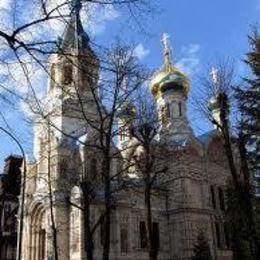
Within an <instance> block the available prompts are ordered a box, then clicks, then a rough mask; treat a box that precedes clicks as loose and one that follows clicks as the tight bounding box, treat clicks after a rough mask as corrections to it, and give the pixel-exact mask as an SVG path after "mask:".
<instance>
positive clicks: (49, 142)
mask: <svg viewBox="0 0 260 260" xmlns="http://www.w3.org/2000/svg"><path fill="white" fill-rule="evenodd" d="M47 153H48V154H47V164H48V169H47V178H48V179H47V183H48V191H49V192H48V196H49V202H50V218H51V230H52V236H53V238H52V247H53V250H54V260H58V258H59V257H58V243H57V229H56V224H55V217H54V210H53V209H54V207H53V190H52V183H51V140H50V123H49V122H48V151H47Z"/></svg>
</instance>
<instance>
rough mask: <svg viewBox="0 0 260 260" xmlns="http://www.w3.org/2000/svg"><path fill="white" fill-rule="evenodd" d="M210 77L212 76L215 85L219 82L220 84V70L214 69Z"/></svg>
mask: <svg viewBox="0 0 260 260" xmlns="http://www.w3.org/2000/svg"><path fill="white" fill-rule="evenodd" d="M209 75H210V77H211V79H212V81H213V83H215V84H217V82H218V69H216V68H214V67H212V69H211V71H210V73H209Z"/></svg>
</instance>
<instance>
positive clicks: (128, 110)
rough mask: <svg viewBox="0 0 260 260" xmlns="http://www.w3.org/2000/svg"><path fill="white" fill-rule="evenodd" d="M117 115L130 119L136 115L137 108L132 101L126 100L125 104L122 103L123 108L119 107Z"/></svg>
mask: <svg viewBox="0 0 260 260" xmlns="http://www.w3.org/2000/svg"><path fill="white" fill-rule="evenodd" d="M117 116H118V118H120V119H121V120H126V121H127V120H129V119H133V118H135V116H136V108H135V106H134V105H133V104H132V103H130V102H125V103H124V104H122V106H121V108H120V109H119V112H118V115H117Z"/></svg>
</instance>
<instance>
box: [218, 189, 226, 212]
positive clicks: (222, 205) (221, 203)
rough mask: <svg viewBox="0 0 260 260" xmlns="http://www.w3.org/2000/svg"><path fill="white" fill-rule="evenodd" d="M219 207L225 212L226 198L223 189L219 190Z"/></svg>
mask: <svg viewBox="0 0 260 260" xmlns="http://www.w3.org/2000/svg"><path fill="white" fill-rule="evenodd" d="M218 197H219V207H220V209H221V210H223V211H224V210H225V196H224V192H223V190H222V188H220V187H219V188H218Z"/></svg>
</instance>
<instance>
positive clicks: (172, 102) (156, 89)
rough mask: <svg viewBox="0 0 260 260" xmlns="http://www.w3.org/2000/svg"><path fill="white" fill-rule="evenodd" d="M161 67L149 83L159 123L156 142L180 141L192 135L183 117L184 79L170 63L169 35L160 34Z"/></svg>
mask: <svg viewBox="0 0 260 260" xmlns="http://www.w3.org/2000/svg"><path fill="white" fill-rule="evenodd" d="M162 42H163V47H164V64H163V66H162V67H161V69H160V70H159V71H157V72H156V73H155V74H154V75H153V77H152V80H151V82H150V87H151V92H152V94H153V96H154V97H155V99H156V104H157V111H158V115H159V120H160V135H159V138H160V140H164V141H170V142H171V141H173V142H180V141H185V140H186V139H187V138H189V137H190V136H191V135H192V129H191V127H190V126H189V123H188V119H187V114H186V101H187V98H188V93H189V80H188V78H187V76H186V75H185V74H184V73H183V72H182V71H180V70H179V69H177V68H176V67H175V66H174V65H173V64H172V57H171V48H170V43H169V36H168V35H167V34H164V35H163V39H162Z"/></svg>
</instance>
